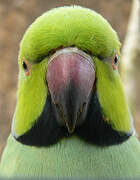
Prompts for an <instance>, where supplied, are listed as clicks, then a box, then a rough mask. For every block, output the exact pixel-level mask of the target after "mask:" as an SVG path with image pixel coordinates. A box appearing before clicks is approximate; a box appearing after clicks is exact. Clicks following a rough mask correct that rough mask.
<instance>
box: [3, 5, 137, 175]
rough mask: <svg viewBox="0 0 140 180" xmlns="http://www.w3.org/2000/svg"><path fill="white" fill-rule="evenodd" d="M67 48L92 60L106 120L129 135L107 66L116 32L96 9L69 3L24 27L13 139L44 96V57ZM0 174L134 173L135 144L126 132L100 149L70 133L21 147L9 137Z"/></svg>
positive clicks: (116, 82)
mask: <svg viewBox="0 0 140 180" xmlns="http://www.w3.org/2000/svg"><path fill="white" fill-rule="evenodd" d="M71 46H72V47H76V48H78V49H80V50H82V51H85V52H86V53H87V54H89V55H90V56H91V58H92V59H93V63H94V66H95V72H96V90H97V95H98V99H99V103H100V106H101V110H102V115H103V117H104V118H106V119H107V123H108V124H109V125H110V126H111V127H112V129H114V130H116V131H118V132H119V133H120V134H121V133H128V134H131V133H133V122H132V117H131V113H130V111H129V108H128V105H127V102H126V98H125V95H124V92H123V87H122V84H121V80H120V76H119V73H118V70H114V69H113V68H112V59H113V57H114V55H115V54H116V53H117V54H118V55H120V52H119V49H120V42H119V39H118V37H117V34H116V32H115V31H114V30H113V29H112V27H111V26H110V25H109V23H108V22H107V21H106V20H105V19H104V18H103V17H102V16H100V15H99V14H97V13H96V12H94V11H92V10H89V9H87V8H82V7H78V6H71V7H60V8H56V9H53V10H50V11H48V12H46V13H44V14H43V15H42V16H40V17H39V18H37V20H36V21H35V22H34V23H33V24H32V25H31V26H30V27H29V28H28V30H27V31H26V33H25V35H24V37H23V39H22V41H21V44H20V53H19V67H20V73H19V86H18V96H17V106H16V110H15V114H14V118H13V124H12V134H14V135H15V137H19V136H21V135H23V134H24V133H26V132H28V131H29V130H30V129H31V128H32V126H33V125H34V124H35V123H36V120H37V118H38V117H39V116H40V114H41V113H42V111H43V108H44V104H45V101H46V98H47V96H48V86H47V85H46V71H47V67H48V61H49V58H50V55H51V54H53V52H54V51H55V50H57V49H59V48H64V47H71ZM24 58H25V59H26V60H27V62H28V63H29V66H30V68H31V72H30V75H29V76H27V75H26V73H25V70H24V69H23V59H24ZM97 128H98V127H97ZM53 133H55V132H52V134H53ZM87 133H88V132H87ZM101 133H102V132H101ZM0 175H2V176H7V177H15V176H22V177H38V178H39V177H45V176H47V177H57V178H58V177H85V178H86V177H92V178H93V177H96V178H99V177H105V178H106V177H111V178H112V177H113V178H116V177H126V178H130V177H131V178H134V177H139V176H140V143H139V141H138V140H137V138H136V137H135V135H132V137H130V138H129V139H128V140H127V141H125V142H123V143H122V144H119V145H115V146H105V147H101V146H96V145H94V144H88V143H87V142H86V141H84V140H82V139H80V138H78V137H75V136H74V137H71V138H63V139H61V141H59V142H57V143H56V144H54V145H52V146H49V147H35V146H27V145H23V144H22V143H19V142H17V141H16V140H15V139H14V138H13V137H12V136H11V135H10V136H9V139H8V143H7V146H6V148H5V151H4V153H3V156H2V160H1V164H0Z"/></svg>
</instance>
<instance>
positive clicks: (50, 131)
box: [17, 92, 131, 146]
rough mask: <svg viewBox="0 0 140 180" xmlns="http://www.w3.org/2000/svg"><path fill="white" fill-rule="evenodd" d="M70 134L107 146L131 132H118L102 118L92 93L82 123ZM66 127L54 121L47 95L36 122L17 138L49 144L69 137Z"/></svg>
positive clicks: (23, 141)
mask: <svg viewBox="0 0 140 180" xmlns="http://www.w3.org/2000/svg"><path fill="white" fill-rule="evenodd" d="M72 135H76V136H79V137H80V138H81V139H83V140H85V141H86V142H89V143H91V144H96V145H100V146H108V145H115V144H119V143H122V142H123V141H125V140H127V139H128V138H129V137H130V135H131V134H120V133H119V132H117V131H115V130H113V129H112V128H111V126H110V125H109V124H108V123H106V122H105V121H104V120H103V118H102V113H101V108H100V104H99V101H98V97H97V93H96V92H95V93H93V96H92V98H91V102H90V105H89V109H88V113H87V116H86V119H85V121H84V123H83V124H82V125H81V126H79V127H77V128H76V129H75V132H74V133H73V134H72ZM70 136H71V134H69V133H68V131H67V128H65V127H61V126H59V125H58V123H57V121H56V116H55V112H54V108H53V105H52V102H51V96H50V95H48V97H47V100H46V104H45V106H44V110H43V112H42V114H41V115H40V117H39V118H38V120H37V123H35V124H34V126H33V127H32V128H31V130H29V131H28V132H27V133H26V134H24V135H22V136H20V137H19V138H18V139H17V140H18V141H20V142H22V143H23V144H27V145H34V146H50V145H53V144H56V143H57V142H59V140H60V139H61V138H62V137H70Z"/></svg>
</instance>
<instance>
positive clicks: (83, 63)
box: [46, 48, 95, 133]
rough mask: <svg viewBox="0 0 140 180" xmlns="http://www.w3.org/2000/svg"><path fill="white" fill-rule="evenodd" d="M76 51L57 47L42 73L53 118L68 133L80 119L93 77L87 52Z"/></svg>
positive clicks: (83, 115)
mask: <svg viewBox="0 0 140 180" xmlns="http://www.w3.org/2000/svg"><path fill="white" fill-rule="evenodd" d="M67 49H68V48H67ZM72 49H74V51H72ZM79 51H80V50H77V52H75V48H70V50H67V51H66V52H65V50H60V51H59V54H57V55H56V56H54V57H53V58H52V60H50V62H49V64H48V68H47V75H46V76H47V83H48V87H49V91H50V94H51V98H52V104H53V108H54V109H55V112H56V113H55V114H56V118H57V121H58V123H59V124H60V125H62V126H66V127H67V129H68V132H69V133H72V132H73V131H74V129H75V127H76V126H78V125H80V124H81V123H82V122H83V121H84V117H85V116H86V112H87V108H88V104H89V100H90V95H91V92H92V88H93V85H94V81H95V71H94V65H93V63H92V60H91V58H89V57H90V56H88V57H84V56H82V55H81V53H80V52H81V51H80V52H79Z"/></svg>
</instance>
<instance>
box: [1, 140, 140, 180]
mask: <svg viewBox="0 0 140 180" xmlns="http://www.w3.org/2000/svg"><path fill="white" fill-rule="evenodd" d="M0 173H1V175H2V176H4V177H5V176H6V177H26V178H29V177H36V178H40V177H49V178H51V177H52V178H58V179H59V178H65V177H73V178H76V177H77V178H84V179H85V178H88V177H89V178H98V179H101V178H111V179H112V178H114V179H115V178H120V177H121V178H132V179H134V178H137V177H140V143H139V142H138V140H137V139H136V137H135V136H133V137H131V138H130V139H129V140H128V141H127V142H125V143H123V144H121V145H117V146H110V147H102V148H101V147H97V146H94V145H90V144H87V143H86V142H83V141H82V140H80V139H78V138H76V137H72V138H70V139H63V140H61V141H60V142H59V143H57V144H56V145H53V146H51V147H49V148H43V147H42V148H37V147H33V146H25V145H23V144H21V143H19V142H17V141H16V140H15V139H14V138H13V137H12V136H10V137H9V139H8V144H7V146H6V149H5V152H4V154H3V157H2V163H1V166H0Z"/></svg>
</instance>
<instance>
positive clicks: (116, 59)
mask: <svg viewBox="0 0 140 180" xmlns="http://www.w3.org/2000/svg"><path fill="white" fill-rule="evenodd" d="M114 63H115V64H117V63H118V55H116V56H115V59H114Z"/></svg>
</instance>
